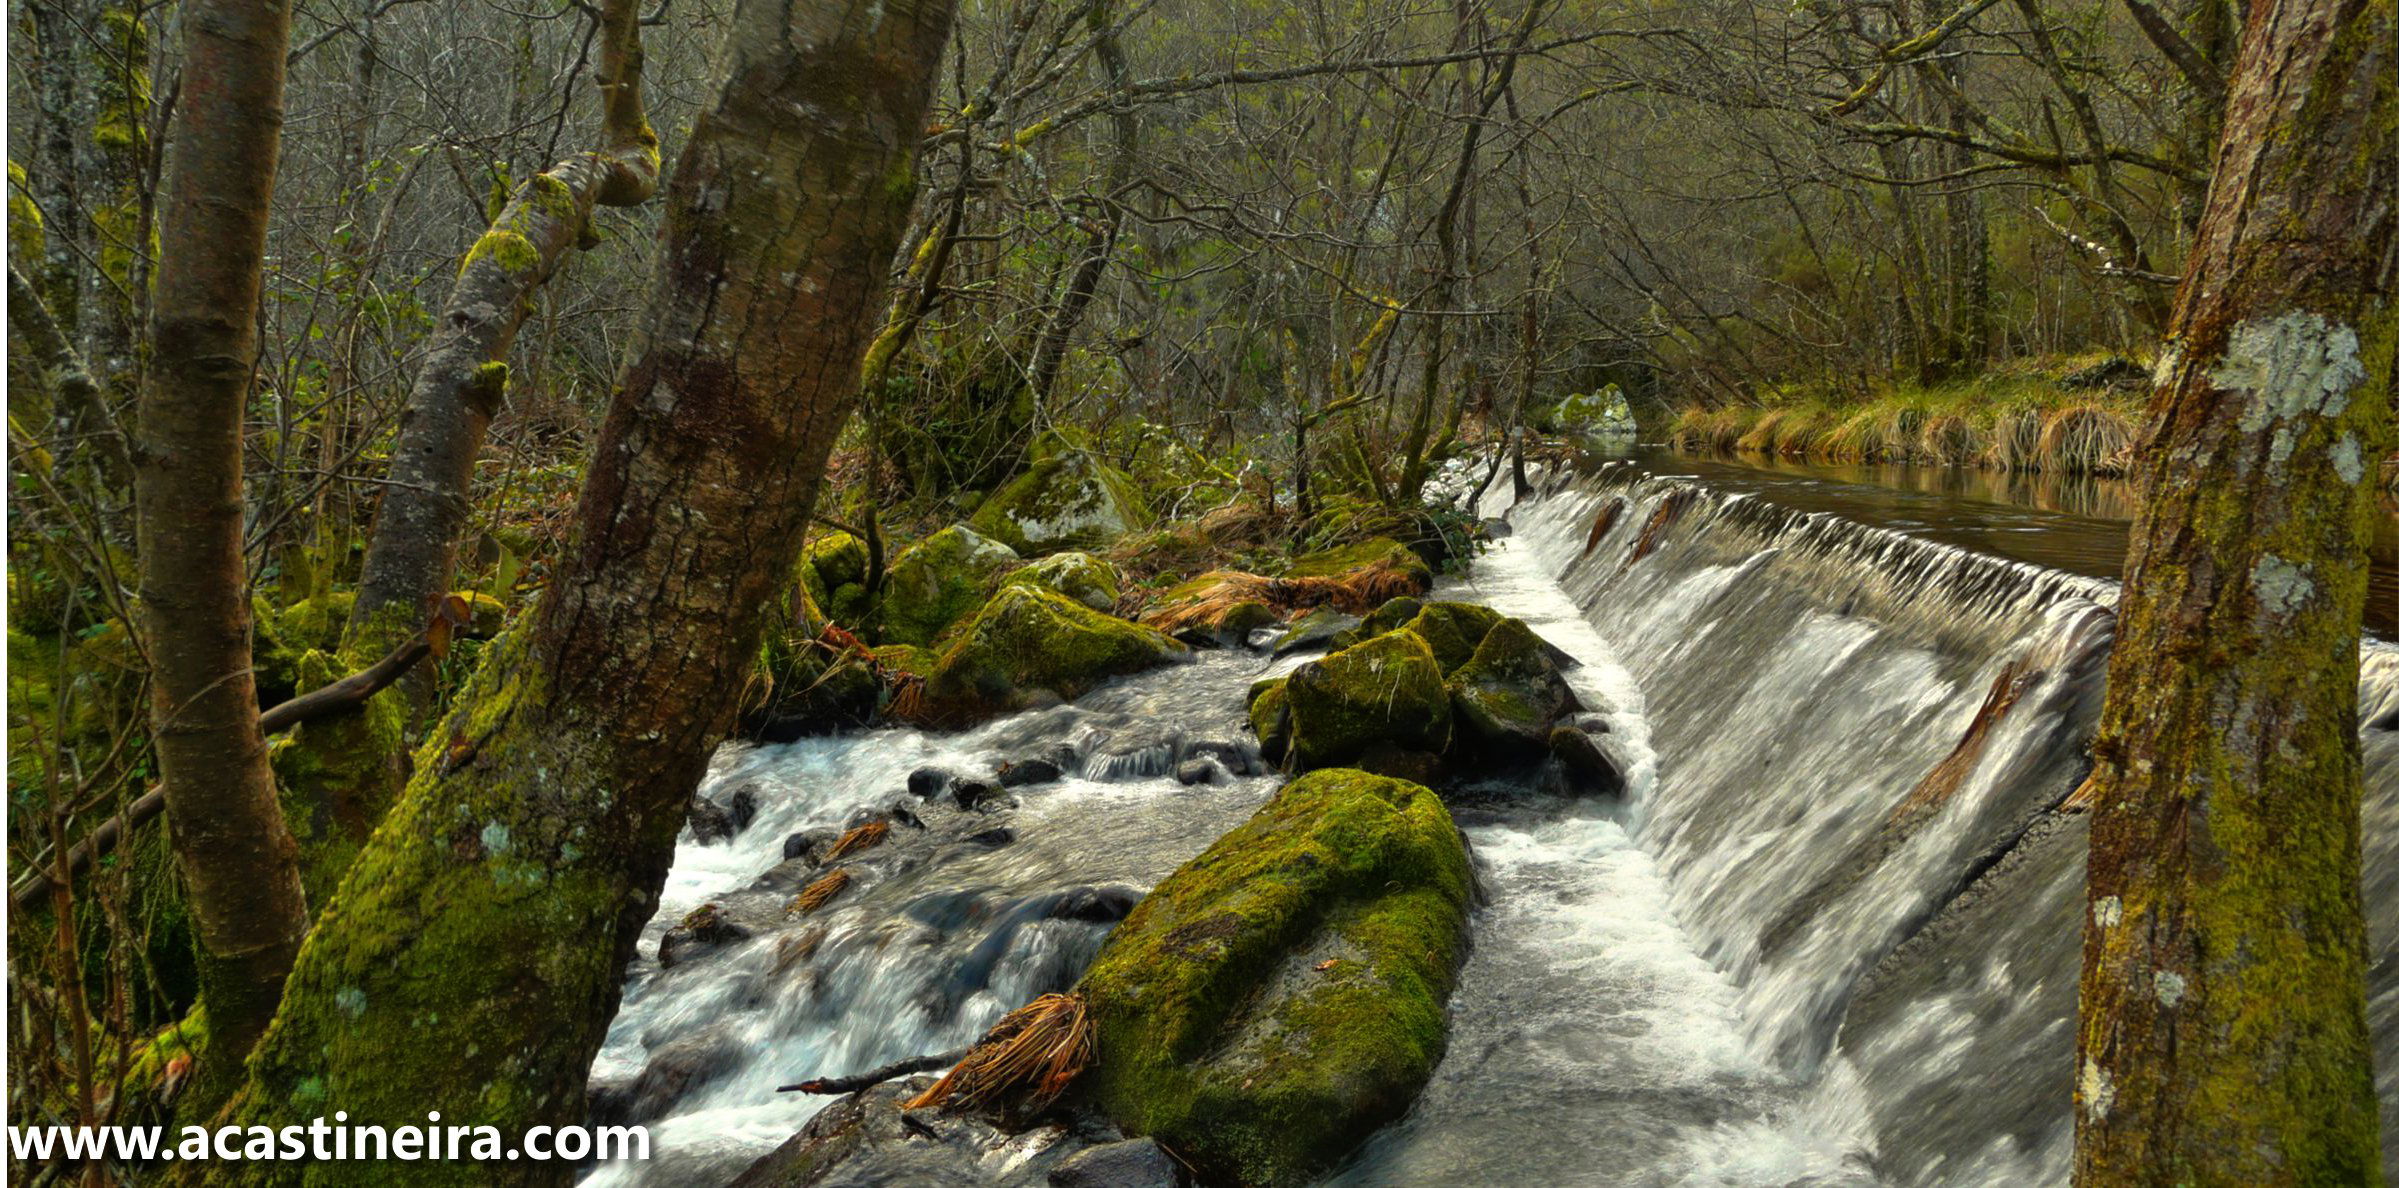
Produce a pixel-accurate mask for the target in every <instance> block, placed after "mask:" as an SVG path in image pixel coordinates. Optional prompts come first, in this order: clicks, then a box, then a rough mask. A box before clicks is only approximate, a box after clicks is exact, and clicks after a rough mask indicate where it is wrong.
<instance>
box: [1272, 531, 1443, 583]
mask: <svg viewBox="0 0 2399 1188" xmlns="http://www.w3.org/2000/svg"><path fill="white" fill-rule="evenodd" d="M1377 565H1380V566H1385V567H1387V568H1390V569H1393V570H1397V571H1399V572H1401V573H1405V574H1410V575H1412V576H1414V577H1415V578H1416V579H1417V580H1418V581H1419V582H1421V583H1422V587H1421V589H1419V591H1418V593H1422V592H1423V591H1424V590H1430V589H1432V588H1433V570H1432V567H1431V566H1429V565H1426V564H1425V563H1424V558H1422V557H1419V556H1417V555H1416V551H1415V550H1414V549H1411V548H1409V547H1408V546H1406V545H1404V544H1401V543H1399V542H1398V541H1396V540H1393V539H1391V538H1390V537H1387V536H1377V537H1374V538H1371V539H1368V540H1362V541H1359V542H1358V543H1356V544H1353V545H1344V546H1342V547H1340V548H1335V549H1326V550H1324V551H1322V552H1317V553H1309V554H1307V555H1305V556H1302V557H1298V558H1295V559H1293V561H1292V562H1291V564H1290V565H1288V566H1286V567H1285V568H1284V570H1283V576H1284V577H1346V576H1348V575H1350V574H1352V573H1355V572H1357V571H1358V570H1361V569H1366V568H1370V567H1373V566H1377Z"/></svg>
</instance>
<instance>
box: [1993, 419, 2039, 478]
mask: <svg viewBox="0 0 2399 1188" xmlns="http://www.w3.org/2000/svg"><path fill="white" fill-rule="evenodd" d="M2040 459H2041V417H2040V414H2038V413H2035V412H2033V411H2031V410H2030V409H2019V410H2017V411H2015V412H2011V413H2003V414H2001V415H2000V417H1999V420H1998V421H1997V422H1996V423H1995V424H1993V425H1992V426H1991V440H1990V442H1989V443H1988V444H1986V445H1985V446H1984V447H1983V454H1982V461H1983V464H1984V465H1985V466H1989V467H1991V468H1992V469H1995V470H2007V471H2025V470H2038V469H2040V468H2041V460H2040Z"/></svg>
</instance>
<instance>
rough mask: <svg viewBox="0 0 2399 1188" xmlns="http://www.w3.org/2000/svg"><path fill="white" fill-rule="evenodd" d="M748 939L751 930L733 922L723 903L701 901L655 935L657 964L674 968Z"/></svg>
mask: <svg viewBox="0 0 2399 1188" xmlns="http://www.w3.org/2000/svg"><path fill="white" fill-rule="evenodd" d="M748 939H750V930H749V929H747V928H744V927H742V926H741V925H739V924H736V923H734V922H733V921H732V919H731V918H730V917H728V916H727V915H726V914H725V909H724V908H723V907H722V906H720V905H718V904H713V903H704V904H701V905H700V906H698V907H696V908H693V909H692V910H691V913H690V914H689V915H686V916H684V917H683V919H682V921H681V922H680V923H678V924H676V925H675V926H674V927H673V928H670V929H667V931H666V935H664V936H662V937H660V938H658V968H660V969H673V968H674V967H676V966H678V965H683V964H686V963H688V962H690V961H692V960H694V959H695V958H699V957H705V956H707V955H708V954H710V953H714V952H716V951H717V950H719V949H722V948H724V947H725V946H727V945H730V944H733V943H734V942H736V941H745V940H748Z"/></svg>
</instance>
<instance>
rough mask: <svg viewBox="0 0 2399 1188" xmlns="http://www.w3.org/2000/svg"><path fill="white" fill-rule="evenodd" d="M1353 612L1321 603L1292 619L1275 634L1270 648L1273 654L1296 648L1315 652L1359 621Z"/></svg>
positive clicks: (1281, 654) (1286, 654) (1289, 653)
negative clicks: (1346, 612) (1345, 612)
mask: <svg viewBox="0 0 2399 1188" xmlns="http://www.w3.org/2000/svg"><path fill="white" fill-rule="evenodd" d="M1359 622H1360V620H1359V618H1358V616H1356V615H1349V614H1343V613H1342V612H1340V611H1338V610H1335V609H1334V608H1332V607H1329V606H1320V607H1317V608H1316V609H1315V610H1312V611H1309V612H1308V613H1307V614H1304V615H1301V616H1300V617H1299V618H1297V619H1294V620H1292V621H1291V625H1290V626H1289V627H1286V628H1284V629H1283V634H1282V635H1280V636H1277V637H1276V638H1275V641H1274V645H1273V648H1272V651H1273V653H1274V654H1275V655H1276V656H1289V655H1294V654H1296V653H1299V652H1318V651H1323V650H1325V649H1327V648H1330V647H1332V646H1333V638H1334V637H1335V636H1337V635H1340V634H1341V633H1342V632H1344V631H1348V630H1351V629H1352V628H1355V627H1356V626H1357V625H1358V624H1359Z"/></svg>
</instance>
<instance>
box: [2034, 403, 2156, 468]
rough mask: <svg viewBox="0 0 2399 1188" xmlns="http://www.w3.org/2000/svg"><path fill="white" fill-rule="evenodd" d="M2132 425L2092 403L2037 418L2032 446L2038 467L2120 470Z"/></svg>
mask: <svg viewBox="0 0 2399 1188" xmlns="http://www.w3.org/2000/svg"><path fill="white" fill-rule="evenodd" d="M2132 442H2133V431H2132V426H2131V425H2129V424H2127V423H2125V421H2124V419H2123V418H2122V417H2119V416H2117V415H2116V414H2115V413H2113V412H2111V411H2109V410H2107V409H2105V408H2102V407H2100V406H2099V405H2096V404H2077V405H2074V406H2072V407H2069V408H2061V409H2059V410H2057V411H2056V412H2053V413H2051V414H2049V416H2048V418H2047V419H2046V420H2044V421H2042V422H2041V438H2040V442H2039V444H2038V445H2037V446H2036V447H2035V448H2036V450H2037V452H2038V456H2039V458H2040V462H2041V469H2043V470H2047V471H2053V472H2058V473H2065V474H2122V473H2124V469H2125V466H2126V464H2127V463H2128V462H2130V460H2131V457H2132Z"/></svg>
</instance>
